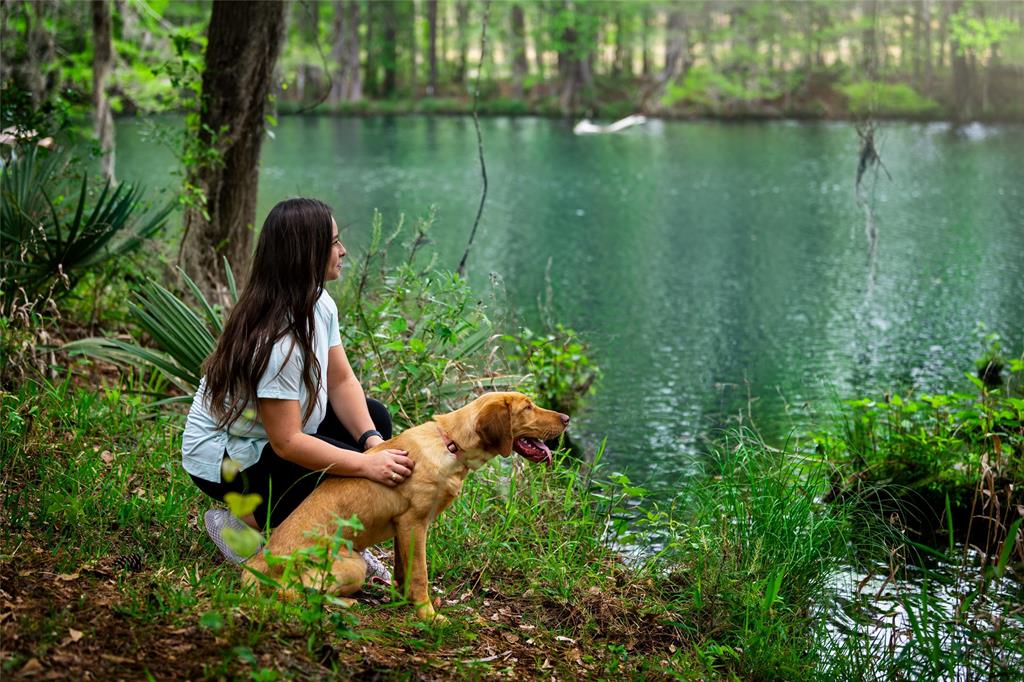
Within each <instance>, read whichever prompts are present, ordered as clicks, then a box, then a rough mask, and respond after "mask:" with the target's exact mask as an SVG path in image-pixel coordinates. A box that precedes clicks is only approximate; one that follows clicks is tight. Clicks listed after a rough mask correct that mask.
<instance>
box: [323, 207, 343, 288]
mask: <svg viewBox="0 0 1024 682" xmlns="http://www.w3.org/2000/svg"><path fill="white" fill-rule="evenodd" d="M344 257H345V245H344V244H342V243H341V240H340V239H338V223H337V222H335V220H334V218H333V217H332V218H331V255H330V257H329V258H328V259H327V272H326V273H324V279H325V280H327V281H331V280H333V279H338V278H339V277H341V259H342V258H344Z"/></svg>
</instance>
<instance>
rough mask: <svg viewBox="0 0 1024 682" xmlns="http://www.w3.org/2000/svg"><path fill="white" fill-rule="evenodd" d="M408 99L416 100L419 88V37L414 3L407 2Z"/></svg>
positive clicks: (410, 0)
mask: <svg viewBox="0 0 1024 682" xmlns="http://www.w3.org/2000/svg"><path fill="white" fill-rule="evenodd" d="M408 26H409V97H410V98H412V99H414V100H415V99H416V90H417V88H418V87H419V73H418V71H419V69H418V67H417V62H418V61H419V50H420V48H419V45H418V44H417V42H418V41H419V36H417V35H416V3H415V2H413V1H412V0H409V24H408Z"/></svg>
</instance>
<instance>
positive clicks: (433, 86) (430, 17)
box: [427, 0, 437, 96]
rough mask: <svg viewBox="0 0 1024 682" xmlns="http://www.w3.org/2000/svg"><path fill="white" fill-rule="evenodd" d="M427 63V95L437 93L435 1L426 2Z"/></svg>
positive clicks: (428, 0)
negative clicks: (428, 73)
mask: <svg viewBox="0 0 1024 682" xmlns="http://www.w3.org/2000/svg"><path fill="white" fill-rule="evenodd" d="M427 31H428V34H429V38H428V40H427V63H428V64H429V65H430V76H429V77H428V78H429V80H428V81H427V94H428V95H430V96H433V95H434V94H436V93H437V0H427Z"/></svg>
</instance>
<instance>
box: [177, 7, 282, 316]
mask: <svg viewBox="0 0 1024 682" xmlns="http://www.w3.org/2000/svg"><path fill="white" fill-rule="evenodd" d="M284 18H285V6H284V3H283V2H281V0H272V1H262V2H232V1H230V0H214V3H213V10H212V12H211V16H210V25H209V29H208V33H207V47H206V68H205V69H204V71H203V82H202V91H201V95H200V114H199V127H198V129H197V130H196V133H195V134H196V136H197V143H198V144H199V145H201V146H202V148H203V149H204V150H210V151H212V152H214V153H215V155H216V160H215V161H212V162H206V163H200V164H199V165H197V166H195V167H193V168H191V169H190V170H189V172H188V178H187V180H186V182H187V183H188V184H189V185H191V186H193V187H196V188H198V190H199V191H200V192H202V194H203V196H204V197H205V207H203V206H190V207H188V208H187V209H186V210H185V218H184V220H185V234H184V236H183V238H182V247H181V263H182V266H183V268H184V270H185V272H186V273H188V275H189V276H190V277H192V278H193V279H194V280H195V281H196V283H197V284H198V285H199V286H200V288H201V289H202V290H203V292H204V293H206V294H208V295H210V296H212V297H214V298H215V299H217V298H219V293H220V292H221V291H222V286H223V282H224V281H225V273H224V268H223V265H222V258H223V257H227V259H228V262H229V263H230V264H231V269H232V270H233V271H234V273H235V276H236V278H237V279H238V280H239V281H243V282H244V280H245V277H246V275H247V269H248V265H249V257H250V252H251V250H252V233H253V228H254V223H255V217H256V191H257V187H258V183H259V161H260V146H261V143H262V141H263V130H264V117H265V111H266V106H267V96H268V95H269V93H270V88H271V83H272V80H273V73H274V65H275V63H276V62H277V57H278V53H279V52H280V49H281V43H282V41H283V37H284ZM204 208H205V210H204Z"/></svg>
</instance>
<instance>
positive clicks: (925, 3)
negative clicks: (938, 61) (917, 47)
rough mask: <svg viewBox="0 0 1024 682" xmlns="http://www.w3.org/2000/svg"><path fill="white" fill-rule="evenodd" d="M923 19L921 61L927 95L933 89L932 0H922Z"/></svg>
mask: <svg viewBox="0 0 1024 682" xmlns="http://www.w3.org/2000/svg"><path fill="white" fill-rule="evenodd" d="M921 21H922V24H923V26H922V29H923V38H924V50H923V54H922V57H923V60H922V62H921V66H922V70H923V72H924V92H925V94H926V95H928V94H930V93H931V91H932V73H933V72H932V8H931V0H921Z"/></svg>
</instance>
